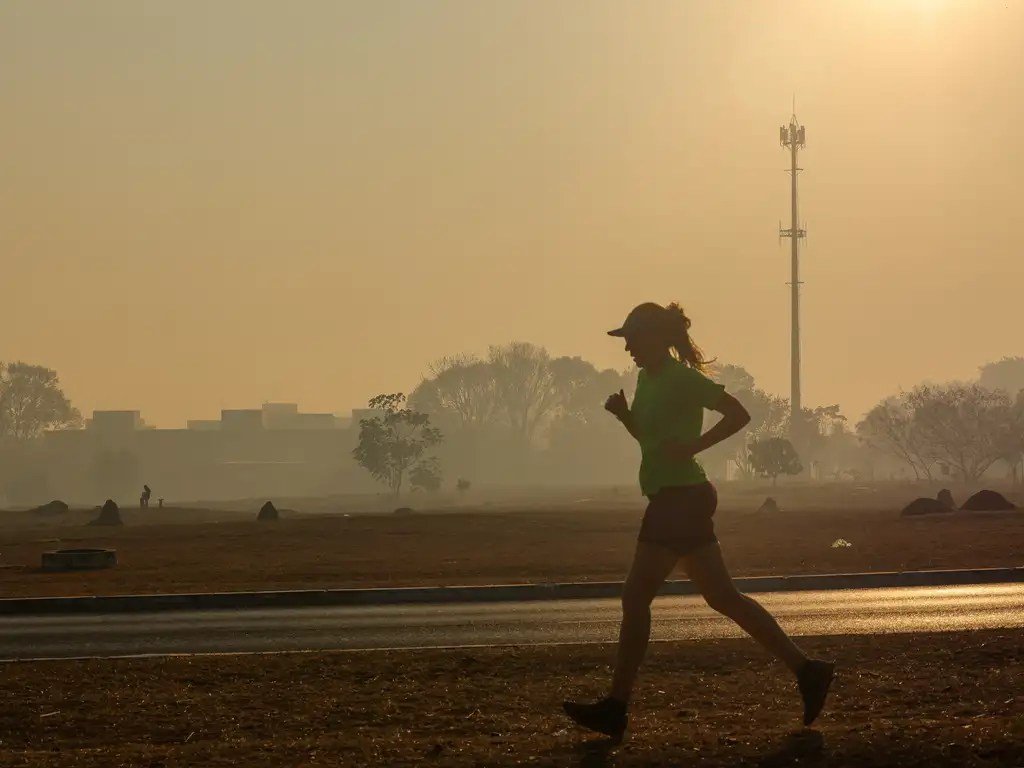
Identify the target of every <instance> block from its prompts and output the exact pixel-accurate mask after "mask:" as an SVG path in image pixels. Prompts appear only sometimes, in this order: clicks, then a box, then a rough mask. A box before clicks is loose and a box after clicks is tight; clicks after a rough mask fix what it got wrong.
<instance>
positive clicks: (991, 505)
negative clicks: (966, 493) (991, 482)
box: [960, 490, 1017, 512]
mask: <svg viewBox="0 0 1024 768" xmlns="http://www.w3.org/2000/svg"><path fill="white" fill-rule="evenodd" d="M1016 508H1017V507H1016V506H1015V505H1014V504H1013V502H1011V501H1010V500H1009V499H1007V498H1006V497H1005V496H1003V494H1001V493H999V492H998V491H989V490H984V491H978V492H977V493H976V494H974V495H973V496H971V497H970V498H969V499H968V500H967V501H965V502H964V503H963V506H961V507H960V509H965V510H967V511H969V512H1000V511H1002V510H1006V509H1016Z"/></svg>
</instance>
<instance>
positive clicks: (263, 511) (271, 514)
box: [256, 501, 280, 523]
mask: <svg viewBox="0 0 1024 768" xmlns="http://www.w3.org/2000/svg"><path fill="white" fill-rule="evenodd" d="M279 518H280V515H278V513H277V507H275V506H274V502H272V501H268V502H267V503H266V504H264V505H263V506H262V507H260V513H259V514H258V515H256V519H257V520H258V521H259V522H261V523H266V522H268V521H271V520H278V519H279Z"/></svg>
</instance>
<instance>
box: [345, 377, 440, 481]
mask: <svg viewBox="0 0 1024 768" xmlns="http://www.w3.org/2000/svg"><path fill="white" fill-rule="evenodd" d="M369 407H370V408H371V409H372V410H375V411H379V412H380V414H381V415H380V416H374V417H373V418H369V419H361V420H360V421H359V444H358V445H357V446H356V447H355V449H354V450H353V451H352V455H353V457H354V458H355V460H356V461H357V462H359V464H360V466H362V467H363V468H364V469H366V470H367V471H368V472H369V473H370V474H371V475H373V477H374V478H375V479H377V480H379V481H380V482H382V483H384V484H386V485H387V486H388V488H390V489H391V491H392V492H393V493H394V494H395V496H398V495H399V494H400V493H401V491H402V483H403V482H404V480H405V477H406V474H407V473H409V472H417V477H418V478H419V479H420V480H423V479H425V478H426V477H427V476H429V475H430V474H431V473H432V472H435V471H436V470H437V459H436V458H435V457H433V456H424V454H425V452H426V450H427V449H428V448H430V447H431V446H434V445H437V444H438V443H440V442H441V439H442V438H441V431H440V430H439V429H437V428H435V427H432V426H430V417H429V416H428V415H427V414H425V413H420V412H418V411H414V410H412V409H410V408H406V407H405V395H404V394H402V393H401V392H398V393H395V394H389V395H377V396H376V397H374V398H372V399H371V400H370V402H369ZM437 474H438V477H440V473H439V472H437ZM438 482H440V481H438Z"/></svg>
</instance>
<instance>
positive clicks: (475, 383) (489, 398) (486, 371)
mask: <svg viewBox="0 0 1024 768" xmlns="http://www.w3.org/2000/svg"><path fill="white" fill-rule="evenodd" d="M409 402H410V406H412V407H414V408H416V409H418V410H420V411H424V412H426V413H435V414H439V413H445V414H448V415H450V416H452V417H453V418H454V419H455V424H456V426H458V427H469V428H473V427H482V426H489V425H491V424H493V422H494V420H495V417H496V415H497V412H498V397H497V385H496V382H495V378H494V372H493V370H492V369H491V366H490V364H489V363H486V362H484V361H482V360H480V359H479V358H478V357H476V356H475V355H453V356H449V357H442V358H441V359H440V360H438V361H437V362H435V363H434V364H433V365H431V366H430V378H428V379H425V380H424V381H423V383H422V384H420V386H419V387H417V388H416V391H415V392H413V394H412V395H411V396H410V397H409Z"/></svg>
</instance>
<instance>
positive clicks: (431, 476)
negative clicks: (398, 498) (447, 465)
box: [409, 456, 442, 491]
mask: <svg viewBox="0 0 1024 768" xmlns="http://www.w3.org/2000/svg"><path fill="white" fill-rule="evenodd" d="M441 479H442V478H441V465H440V463H439V462H438V460H437V458H436V457H433V456H431V457H430V458H428V459H424V460H423V461H421V462H420V463H419V464H417V465H416V466H414V467H413V468H412V469H411V470H409V484H410V485H411V486H412V487H413V488H418V489H420V490H423V491H439V490H441Z"/></svg>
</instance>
